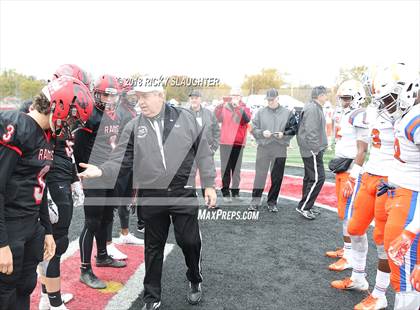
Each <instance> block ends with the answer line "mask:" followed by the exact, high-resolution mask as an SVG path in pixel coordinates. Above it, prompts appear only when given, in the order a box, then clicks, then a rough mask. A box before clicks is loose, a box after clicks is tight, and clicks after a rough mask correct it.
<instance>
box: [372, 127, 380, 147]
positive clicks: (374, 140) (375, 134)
mask: <svg viewBox="0 0 420 310" xmlns="http://www.w3.org/2000/svg"><path fill="white" fill-rule="evenodd" d="M381 144H382V142H381V139H380V138H379V130H378V129H376V128H374V129H372V146H373V147H376V148H378V149H380V148H381Z"/></svg>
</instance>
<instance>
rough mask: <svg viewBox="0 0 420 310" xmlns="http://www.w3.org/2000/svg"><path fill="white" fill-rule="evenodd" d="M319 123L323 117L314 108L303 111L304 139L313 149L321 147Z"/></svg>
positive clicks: (310, 148) (309, 147)
mask: <svg viewBox="0 0 420 310" xmlns="http://www.w3.org/2000/svg"><path fill="white" fill-rule="evenodd" d="M319 124H321V118H320V115H319V113H317V111H316V110H315V109H314V108H311V109H308V110H306V111H305V113H303V117H302V126H303V127H304V128H303V129H304V132H305V137H303V140H304V143H305V144H306V146H307V148H308V149H309V150H311V151H314V150H316V149H318V147H319V134H320V133H319V130H318V129H319Z"/></svg>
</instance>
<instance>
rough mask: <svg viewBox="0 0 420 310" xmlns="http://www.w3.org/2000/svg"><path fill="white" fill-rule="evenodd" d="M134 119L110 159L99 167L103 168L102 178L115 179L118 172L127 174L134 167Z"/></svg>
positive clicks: (126, 128)
mask: <svg viewBox="0 0 420 310" xmlns="http://www.w3.org/2000/svg"><path fill="white" fill-rule="evenodd" d="M134 124H135V123H134V121H132V122H131V123H128V124H127V125H126V126H125V127H124V131H123V133H122V135H121V138H120V140H119V142H118V144H117V146H116V148H115V149H114V151H113V152H112V154H111V156H110V157H109V159H108V161H106V162H105V163H103V164H102V165H101V166H100V167H99V168H100V169H101V170H102V178H103V179H104V180H109V181H110V182H112V181H115V180H116V179H117V177H118V174H120V173H121V175H127V174H129V173H130V172H131V171H132V169H133V160H134V143H135V141H134V128H135V126H134Z"/></svg>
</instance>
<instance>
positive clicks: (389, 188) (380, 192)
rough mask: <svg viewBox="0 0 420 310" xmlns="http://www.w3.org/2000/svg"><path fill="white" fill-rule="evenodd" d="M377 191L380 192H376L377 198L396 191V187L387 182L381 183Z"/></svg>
mask: <svg viewBox="0 0 420 310" xmlns="http://www.w3.org/2000/svg"><path fill="white" fill-rule="evenodd" d="M377 189H378V191H377V192H376V197H380V196H382V195H383V194H386V193H388V191H392V190H394V189H395V187H394V186H392V185H389V184H388V183H386V182H385V181H381V183H380V184H379V185H378V187H377Z"/></svg>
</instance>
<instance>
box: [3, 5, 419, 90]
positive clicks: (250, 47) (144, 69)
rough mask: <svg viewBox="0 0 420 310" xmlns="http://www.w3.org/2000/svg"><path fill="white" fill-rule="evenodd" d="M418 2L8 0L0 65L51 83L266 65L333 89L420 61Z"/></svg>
mask: <svg viewBox="0 0 420 310" xmlns="http://www.w3.org/2000/svg"><path fill="white" fill-rule="evenodd" d="M419 12H420V1H339V2H333V1H290V2H289V1H279V2H275V1H267V2H262V1H244V2H242V1H232V2H225V1H223V2H222V1H216V2H214V1H213V2H204V1H200V2H196V1H195V2H192V1H183V2H177V1H170V2H165V1H154V2H142V1H125V2H124V1H115V2H114V1H104V2H99V1H68V2H67V1H3V0H1V1H0V68H1V69H6V68H7V69H10V68H14V69H16V70H17V71H18V72H21V73H24V74H30V75H35V76H36V77H38V78H44V79H47V78H49V77H50V75H51V73H52V72H53V71H54V70H55V68H56V67H58V66H59V65H60V64H63V63H75V64H78V65H79V66H81V67H82V68H83V69H85V70H87V71H89V72H91V73H92V74H93V75H94V76H97V75H99V74H103V73H111V74H116V75H118V76H121V77H125V76H130V75H131V74H133V73H136V72H140V73H148V74H153V75H161V74H162V75H170V74H187V75H190V76H196V77H218V78H220V79H221V80H222V81H225V82H227V83H228V84H230V85H231V86H233V87H237V86H239V85H240V83H241V82H242V81H243V77H244V75H245V74H254V73H257V72H258V71H260V70H261V69H262V68H277V69H278V70H279V71H280V72H288V73H289V74H290V76H289V80H290V81H291V82H293V83H296V84H298V83H309V84H312V85H315V84H325V85H328V86H330V85H332V84H333V83H334V81H335V79H336V77H337V75H338V71H339V69H340V67H351V66H353V65H363V64H364V65H372V64H387V63H392V62H401V61H403V62H406V63H407V64H411V65H413V66H416V68H418V67H419V55H420V46H419V45H420V43H419V37H420V21H419Z"/></svg>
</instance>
